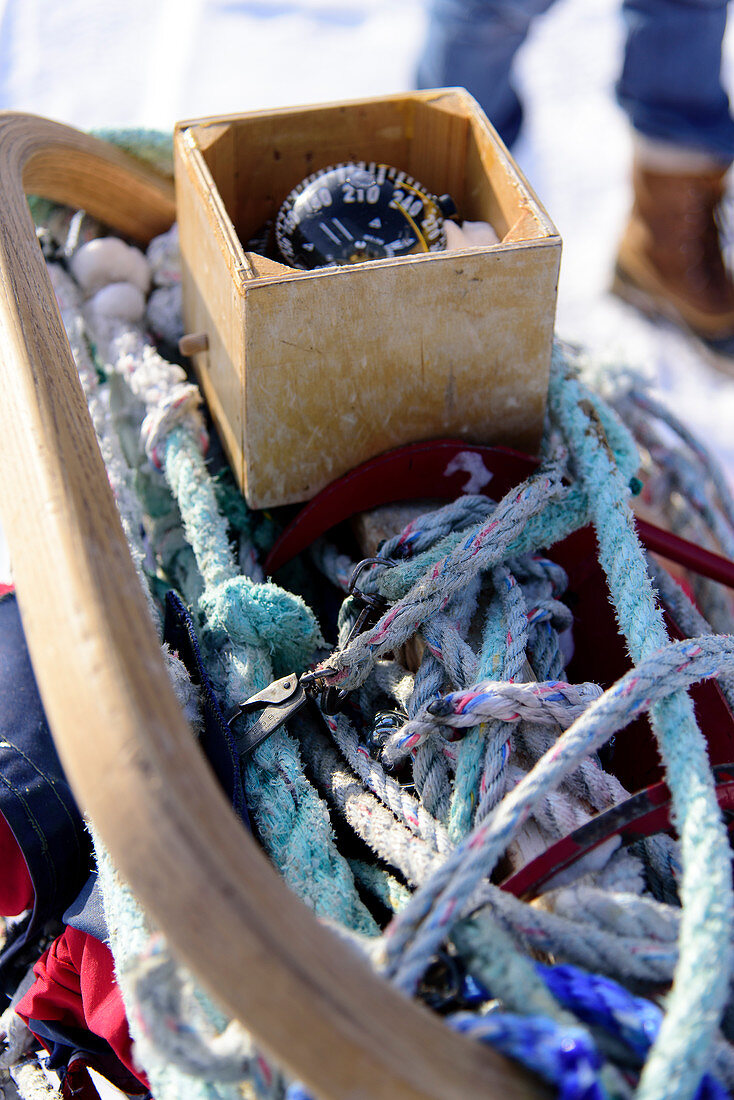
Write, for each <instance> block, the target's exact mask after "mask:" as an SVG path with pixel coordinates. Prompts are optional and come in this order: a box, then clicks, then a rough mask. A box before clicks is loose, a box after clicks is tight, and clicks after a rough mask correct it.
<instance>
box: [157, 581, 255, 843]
mask: <svg viewBox="0 0 734 1100" xmlns="http://www.w3.org/2000/svg"><path fill="white" fill-rule="evenodd" d="M163 639H164V641H165V642H167V643H168V645H169V646H170V647H171V649H173V650H174V651H175V652H176V653H178V655H179V657H180V658H181V660H182V661H183V663H184V664H185V665H186V670H187V671H188V674H189V676H190V677H191V680H192V682H193V683H194V684H197V685H198V686H199V688H200V691H201V703H202V716H203V719H204V729H203V731H202V733H201V738H200V744H201V748H202V750H203V752H204V754H205V756H206V758H207V760H208V761H209V763H210V764H211V766H212V769H213V771H214V774H215V775H216V777H217V779H218V780H219V782H220V784H221V786H222V789H223V790H224V792H225V794H226V795H227V797H228V798H229V800H230V802H231V803H232V806H233V807H234V809H235V812H236V813H237V814H238V815H239V816H240V817H241V818H242V820H243V821H244V823H245V824H246V825H247V827H248V828H249V827H250V819H249V816H248V813H247V805H246V803H245V792H244V788H243V786H242V778H241V774H240V766H239V756H238V753H237V748H236V746H235V742H234V738H233V737H232V733H231V732H230V729H229V726H228V725H227V723H226V721H225V719H224V715H223V714H222V711H221V708H220V706H219V703H218V702H217V698H216V696H215V694H214V688H213V687H212V683H211V680H210V679H209V676H208V675H207V672H206V669H205V668H204V663H203V661H202V658H201V650H200V648H199V641H198V638H197V636H196V630H195V628H194V623H193V620H192V618H191V615H190V614H189V612H188V610H187V608H186V605H185V604H184V602H183V600H182V599H181V597H180V596H179V595H178V593H177V592H174V591H173V590H171V591H169V592H167V593H166V616H165V623H164V627H163Z"/></svg>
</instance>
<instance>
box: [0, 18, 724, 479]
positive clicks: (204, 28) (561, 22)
mask: <svg viewBox="0 0 734 1100" xmlns="http://www.w3.org/2000/svg"><path fill="white" fill-rule="evenodd" d="M424 26H425V13H424V8H423V0H158V2H157V3H154V2H151V0H125V3H124V4H123V3H121V2H120V0H105V3H104V4H92V3H89V2H86V3H85V2H84V0H67V2H66V3H64V4H58V3H55V2H54V0H0V108H13V109H17V110H26V111H32V112H36V113H39V114H44V115H48V116H50V117H53V118H57V119H60V120H61V121H64V122H68V123H72V124H74V125H77V126H80V127H94V126H136V125H141V126H152V127H156V128H162V129H170V128H171V126H172V124H173V123H174V121H176V120H177V119H181V118H191V117H197V116H202V115H207V114H219V113H225V112H233V111H241V110H251V109H257V108H267V107H273V106H279V105H288V104H295V103H309V102H320V101H325V100H333V99H344V98H349V97H354V96H361V95H378V94H384V93H389V92H394V91H399V90H402V89H407V88H410V87H411V86H412V81H413V72H414V66H415V59H416V56H417V54H418V51H419V49H420V45H421V40H422V36H423V31H424ZM622 44H623V29H622V24H621V19H620V15H619V3H618V0H558V2H557V3H556V4H555V5H554V6H553V7H552V8H551V10H550V11H549V12H548V13H547V14H546V15H545V16H543V17H542V18H541V19H539V20H538V21H537V22H536V24H535V26H534V29H533V32H532V34H531V36H530V38H529V39H528V42H527V43H526V45H525V47H524V48H523V50H522V52H521V54H520V55H519V57H518V69H519V82H520V85H521V88H522V89H523V91H524V96H525V102H526V107H527V126H526V129H525V132H524V135H523V137H522V138H521V141H520V142H519V145H518V148H517V149H516V150H515V154H516V157H517V160H518V162H519V163H520V165H521V167H522V168H523V170H524V171H525V173H526V175H527V176H528V178H529V180H530V182H531V184H532V185H533V187H534V188H535V190H536V192H537V193H538V195H539V197H540V198H541V201H542V202H543V203H544V205H545V206H546V208H547V210H548V211H549V213H550V215H551V217H552V218H553V219H554V221H555V223H556V225H557V226H558V228H559V230H560V233H561V235H562V237H563V240H564V254H563V261H562V264H561V279H560V288H559V300H558V322H557V328H558V331H559V333H560V334H561V335H562V336H564V337H567V338H570V339H573V340H576V341H580V342H582V343H584V344H586V345H587V346H589V348H591V349H592V350H593V351H594V352H598V353H599V354H600V355H604V356H605V357H607V358H610V359H615V358H616V359H618V360H622V361H627V362H634V363H638V364H643V365H646V366H647V368H648V369H649V370H650V371H651V372H652V373H653V376H654V377H655V378H656V379H657V383H658V384H659V386H660V389H661V390H662V391H663V393H664V394H665V396H666V398H667V400H668V401H669V402H670V404H671V405H672V406H673V407H674V408H675V409H676V410H677V411H678V412H679V413H680V414H681V415H682V416H683V417H684V418H685V419H686V421H687V422H688V424H689V425H690V426H691V427H692V428H694V430H696V431H698V432H699V433H700V434H701V435H702V436H703V437H705V439H706V440H707V441H708V443H709V444H710V445H711V446H712V447H713V448H714V449H715V451H716V452H717V453H718V455H719V457H720V458H721V459H722V461H723V462H724V463H725V465H726V467H727V469H728V471H729V474H730V477H731V479H732V481H733V482H734V432H732V423H734V367H733V369H732V375H731V376H730V377H727V376H726V375H724V374H722V373H721V372H719V371H717V370H715V369H713V368H712V367H711V366H709V365H708V364H707V363H706V362H704V360H703V359H702V357H701V356H700V355H699V354H697V353H696V352H695V351H694V350H692V348H691V347H690V346H689V344H688V343H687V342H686V340H685V339H683V338H682V337H681V336H679V335H678V334H676V333H675V332H673V331H672V330H671V331H667V330H664V329H661V328H658V327H654V326H652V325H650V324H649V323H648V322H646V321H645V320H643V319H642V318H640V317H638V316H637V315H636V314H635V313H634V312H633V311H632V310H631V309H629V308H628V307H626V306H623V305H622V304H621V303H618V302H616V301H615V300H614V299H612V298H611V297H610V296H609V294H608V293H607V286H608V283H609V278H610V270H611V266H612V261H613V256H614V251H615V246H616V241H617V238H618V236H619V233H620V231H621V228H622V225H623V222H624V218H625V215H626V211H627V207H628V204H629V190H628V179H629V162H630V143H629V135H628V130H627V125H626V119H625V117H624V116H623V114H622V112H621V111H620V110H619V108H618V107H617V106H616V104H615V102H614V96H613V84H614V80H615V77H616V74H617V72H618V69H619V64H620V57H621V51H622ZM725 47H726V48H725V76H726V77H728V78H729V79H728V80H727V84H728V86H729V87H730V88H734V29H733V30H732V31H731V32H730V34H729V36H728V38H727V42H726V44H725Z"/></svg>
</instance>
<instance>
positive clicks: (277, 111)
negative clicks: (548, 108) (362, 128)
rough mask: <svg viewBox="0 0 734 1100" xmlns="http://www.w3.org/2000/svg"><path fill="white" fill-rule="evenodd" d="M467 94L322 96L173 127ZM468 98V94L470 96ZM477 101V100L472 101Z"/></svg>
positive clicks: (458, 91)
mask: <svg viewBox="0 0 734 1100" xmlns="http://www.w3.org/2000/svg"><path fill="white" fill-rule="evenodd" d="M455 95H459V96H468V95H469V93H468V92H467V91H466V90H465V89H464V88H433V89H428V90H427V91H426V90H420V91H409V92H398V93H396V94H395V95H390V96H385V95H373V96H360V97H358V98H356V99H343V100H322V101H320V102H318V103H301V104H297V105H295V106H292V107H273V108H266V109H262V110H257V111H237V112H234V113H230V114H225V115H204V116H203V117H201V118H188V119H182V120H181V121H180V122H177V123H176V125H175V127H174V133H179V132H180V131H182V130H188V129H189V128H191V127H197V126H200V127H209V126H219V125H226V124H227V123H230V122H239V121H240V120H241V119H243V118H267V117H268V116H271V115H272V116H273V117H286V116H291V117H292V116H293V115H300V114H304V113H307V112H308V111H322V110H325V109H330V108H333V107H346V108H349V109H352V108H357V107H363V106H365V107H367V106H370V105H371V104H373V103H385V102H393V103H406V104H407V103H431V102H433V101H434V100H438V99H448V98H450V97H452V96H455ZM470 98H471V97H470ZM474 102H476V101H474Z"/></svg>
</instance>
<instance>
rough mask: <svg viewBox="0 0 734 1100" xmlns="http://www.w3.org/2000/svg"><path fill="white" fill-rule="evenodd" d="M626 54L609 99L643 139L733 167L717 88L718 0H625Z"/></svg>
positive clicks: (732, 126) (722, 21) (721, 4)
mask: <svg viewBox="0 0 734 1100" xmlns="http://www.w3.org/2000/svg"><path fill="white" fill-rule="evenodd" d="M622 7H623V12H624V16H625V20H626V23H627V48H626V51H625V58H624V66H623V69H622V75H621V77H620V79H619V82H618V84H617V98H618V100H619V103H620V104H621V105H622V107H623V108H624V109H625V111H626V112H627V114H628V116H629V118H630V121H631V123H632V125H633V126H634V127H635V129H636V130H638V131H639V132H640V133H642V134H645V135H646V136H647V137H651V138H656V139H658V140H660V141H665V142H668V143H673V144H676V145H682V146H685V147H688V148H691V149H697V150H700V151H701V152H704V153H709V154H711V155H712V156H714V157H717V158H719V159H721V160H723V161H732V160H734V120H732V117H731V113H730V110H729V99H728V97H727V94H726V92H725V91H724V89H723V87H722V84H721V44H722V39H723V37H724V28H725V26H726V10H727V3H726V0H625V2H624V3H623V5H622Z"/></svg>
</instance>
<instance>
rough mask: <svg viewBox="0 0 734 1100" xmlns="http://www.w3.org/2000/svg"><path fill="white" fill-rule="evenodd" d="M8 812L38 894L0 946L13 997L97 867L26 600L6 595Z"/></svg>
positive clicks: (0, 739) (0, 688)
mask: <svg viewBox="0 0 734 1100" xmlns="http://www.w3.org/2000/svg"><path fill="white" fill-rule="evenodd" d="M0 813H2V814H3V816H4V817H5V820H6V821H7V823H8V825H9V826H10V828H11V829H12V831H13V835H14V836H15V839H16V840H17V842H18V845H19V847H20V849H21V851H22V853H23V855H24V857H25V861H26V864H27V866H28V871H29V873H30V877H31V881H32V883H33V889H34V892H35V904H34V906H33V911H32V913H31V915H30V918H29V919H27V920H25V921H24V922H22V923H20V924H19V925H18V926H17V928H16V929H15V931H13V930H12V929H11V933H10V936H9V942H8V943H7V944H6V946H5V948H4V949H3V951H2V952H0V988H2V990H3V992H5V994H6V995H8V996H10V994H11V993H12V992H13V990H14V989H15V987H16V986H17V985H18V981H19V980H20V978H21V977H22V975H23V973H24V971H25V969H26V966H27V964H28V960H27V958H26V954H27V951H28V949H29V948H30V946H31V945H32V944H34V943H35V942H36V941H37V939H38V937H39V936H40V935H41V934H42V933H43V930H44V927H45V925H46V924H47V922H48V921H49V920H52V919H54V918H55V919H58V918H60V917H61V914H62V913H63V911H64V909H65V908H66V907H67V905H69V904H70V902H71V901H72V900H73V899H74V898H75V897H76V895H77V894H78V893H79V890H80V889H81V887H82V885H83V884H84V882H85V880H86V878H87V876H88V875H89V872H90V869H91V845H90V840H89V836H88V834H87V831H86V829H85V827H84V822H83V820H82V816H81V814H80V812H79V809H78V807H77V805H76V801H75V799H74V795H73V794H72V791H71V788H70V786H69V784H68V782H67V780H66V777H65V775H64V772H63V769H62V767H61V763H60V762H59V758H58V756H57V754H56V750H55V748H54V745H53V741H52V739H51V732H50V730H49V728H48V724H47V722H46V718H45V716H44V712H43V706H42V704H41V700H40V697H39V695H38V690H37V688H36V681H35V677H34V675H33V669H32V667H31V662H30V658H29V656H28V649H27V647H26V643H25V635H24V633H23V627H22V624H21V620H20V614H19V611H18V605H17V602H16V599H15V596H14V595H13V594H10V595H6V596H4V597H3V598H2V600H0Z"/></svg>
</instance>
